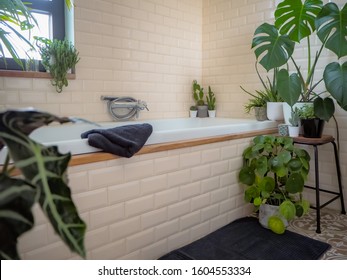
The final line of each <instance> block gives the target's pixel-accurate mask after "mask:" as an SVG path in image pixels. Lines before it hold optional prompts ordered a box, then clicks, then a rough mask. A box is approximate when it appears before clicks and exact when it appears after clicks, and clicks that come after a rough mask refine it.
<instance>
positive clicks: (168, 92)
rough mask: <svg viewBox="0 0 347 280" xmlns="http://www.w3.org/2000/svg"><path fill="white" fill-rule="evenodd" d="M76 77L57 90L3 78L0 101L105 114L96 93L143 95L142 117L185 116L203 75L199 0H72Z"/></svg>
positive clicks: (97, 117) (0, 104) (44, 83)
mask: <svg viewBox="0 0 347 280" xmlns="http://www.w3.org/2000/svg"><path fill="white" fill-rule="evenodd" d="M75 4H76V7H75V40H76V41H75V42H76V44H75V45H76V48H77V49H78V50H79V52H80V56H81V60H80V62H79V63H78V64H77V67H76V72H77V78H76V80H73V81H69V87H68V88H66V89H64V91H63V93H62V94H58V93H56V92H55V91H54V88H53V87H51V85H50V82H49V80H47V79H23V78H0V109H5V108H17V107H28V106H34V107H36V108H39V109H41V110H45V111H49V112H52V113H55V114H58V115H73V116H80V117H85V118H87V119H90V120H94V121H107V120H110V117H109V116H108V112H107V109H106V104H105V102H102V101H101V100H100V96H101V95H116V96H133V97H135V98H137V99H141V100H145V101H147V103H148V107H149V110H150V111H149V112H147V111H143V112H142V113H141V118H147V119H148V118H169V117H186V116H188V110H189V106H190V105H191V104H192V103H193V101H192V97H191V84H192V80H193V79H198V80H201V68H202V45H201V40H202V32H201V29H202V20H203V18H202V1H200V0H189V1H185V0H170V1H159V0H131V1H129V0H76V1H75Z"/></svg>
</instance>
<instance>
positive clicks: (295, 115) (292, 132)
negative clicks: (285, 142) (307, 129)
mask: <svg viewBox="0 0 347 280" xmlns="http://www.w3.org/2000/svg"><path fill="white" fill-rule="evenodd" d="M289 123H290V126H288V132H289V136H291V137H297V136H299V131H300V127H299V124H300V115H299V108H293V107H292V108H291V116H290V118H289Z"/></svg>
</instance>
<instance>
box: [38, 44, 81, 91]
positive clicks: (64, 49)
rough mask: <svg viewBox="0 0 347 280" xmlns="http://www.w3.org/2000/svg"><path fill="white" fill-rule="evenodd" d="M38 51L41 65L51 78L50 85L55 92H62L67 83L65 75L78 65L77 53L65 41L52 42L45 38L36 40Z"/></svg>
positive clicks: (71, 45)
mask: <svg viewBox="0 0 347 280" xmlns="http://www.w3.org/2000/svg"><path fill="white" fill-rule="evenodd" d="M36 39H37V41H38V44H37V45H38V47H39V50H40V54H41V58H42V65H43V66H44V67H45V69H46V70H47V72H49V73H50V74H51V76H52V80H51V82H52V85H53V86H55V88H56V91H57V92H59V93H60V92H62V91H63V87H64V86H65V87H67V86H68V85H69V82H68V80H67V74H68V71H69V70H72V69H73V68H74V67H75V65H76V64H77V63H78V61H79V60H80V59H79V53H78V51H77V50H76V49H75V47H74V46H73V44H72V43H71V42H70V41H68V40H67V39H64V40H58V39H53V41H51V40H49V39H46V38H36Z"/></svg>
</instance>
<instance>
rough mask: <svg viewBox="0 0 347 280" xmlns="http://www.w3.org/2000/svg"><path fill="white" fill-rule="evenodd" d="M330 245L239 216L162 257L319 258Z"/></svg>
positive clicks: (177, 258)
mask: <svg viewBox="0 0 347 280" xmlns="http://www.w3.org/2000/svg"><path fill="white" fill-rule="evenodd" d="M329 248H330V245H329V244H327V243H324V242H321V241H317V240H314V239H312V238H309V237H305V236H303V235H300V234H297V233H294V232H291V231H288V230H287V231H286V232H285V233H284V234H282V235H278V234H275V233H273V232H272V231H270V230H268V229H265V228H263V227H262V226H261V225H260V224H259V222H258V219H257V218H254V217H246V218H241V219H239V220H236V221H234V222H232V223H230V224H228V225H226V226H224V227H222V228H220V229H218V230H217V231H215V232H212V233H210V234H209V235H207V236H205V237H203V238H201V239H199V240H197V241H195V242H193V243H191V244H189V245H186V246H184V247H182V248H180V249H177V250H175V251H172V252H170V253H168V254H166V255H164V256H162V257H161V258H159V259H160V260H315V259H319V258H320V257H321V256H322V255H323V253H324V252H325V251H326V250H328V249H329Z"/></svg>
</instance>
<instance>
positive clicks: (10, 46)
mask: <svg viewBox="0 0 347 280" xmlns="http://www.w3.org/2000/svg"><path fill="white" fill-rule="evenodd" d="M65 3H66V6H67V7H68V8H69V9H71V7H72V5H73V1H72V0H65ZM28 4H30V3H29V2H24V1H22V0H11V1H0V18H1V21H0V57H2V58H3V59H4V61H5V64H6V58H5V52H4V47H5V48H6V49H7V50H8V51H9V53H10V55H11V57H12V58H13V59H14V61H15V62H16V63H17V64H18V65H20V66H21V67H22V68H23V69H24V65H23V62H22V60H21V59H20V57H19V55H18V53H17V52H16V48H15V46H14V42H16V39H19V41H20V42H21V43H22V44H23V45H26V46H27V47H28V48H29V49H31V48H33V47H34V46H33V45H32V44H31V43H30V42H29V41H28V40H27V39H26V38H25V37H24V36H23V35H22V34H21V33H20V32H18V31H16V30H15V29H14V28H13V26H12V24H14V25H16V26H20V28H21V30H30V29H32V28H33V27H34V25H37V21H36V19H35V18H34V17H33V16H32V14H31V11H30V9H29V8H28V7H27V6H26V5H28ZM2 27H5V28H7V29H9V30H10V32H6V31H5V29H4V28H2ZM11 38H13V40H11ZM17 41H18V40H17ZM27 55H28V54H27ZM28 57H29V58H30V56H29V55H28Z"/></svg>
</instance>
